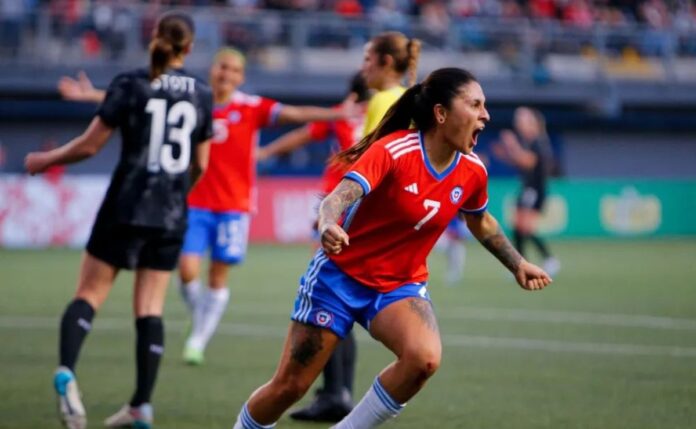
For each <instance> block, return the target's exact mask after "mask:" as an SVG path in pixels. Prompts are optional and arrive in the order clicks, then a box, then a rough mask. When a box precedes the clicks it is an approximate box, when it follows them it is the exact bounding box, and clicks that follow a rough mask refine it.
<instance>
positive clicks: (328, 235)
mask: <svg viewBox="0 0 696 429" xmlns="http://www.w3.org/2000/svg"><path fill="white" fill-rule="evenodd" d="M320 233H321V247H322V248H324V251H325V252H326V253H329V254H338V253H341V250H343V246H348V245H349V242H348V234H346V232H345V231H344V230H343V228H341V227H340V226H338V225H337V224H335V223H334V224H330V225H326V226H324V227H323V228H321V230H320Z"/></svg>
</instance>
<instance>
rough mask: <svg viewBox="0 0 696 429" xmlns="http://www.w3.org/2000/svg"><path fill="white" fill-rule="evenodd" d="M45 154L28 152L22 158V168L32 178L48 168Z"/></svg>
mask: <svg viewBox="0 0 696 429" xmlns="http://www.w3.org/2000/svg"><path fill="white" fill-rule="evenodd" d="M48 161H49V160H48V156H47V155H46V152H30V153H28V154H27V156H26V157H25V158H24V167H25V168H26V169H27V172H28V173H29V174H31V175H32V176H33V175H34V174H36V173H43V172H44V171H46V169H47V168H48V167H49V162H48Z"/></svg>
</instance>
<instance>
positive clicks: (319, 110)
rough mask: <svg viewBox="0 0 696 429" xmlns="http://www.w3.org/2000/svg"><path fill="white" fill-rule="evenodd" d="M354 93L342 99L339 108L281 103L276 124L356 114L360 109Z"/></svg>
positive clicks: (322, 119)
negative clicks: (281, 106)
mask: <svg viewBox="0 0 696 429" xmlns="http://www.w3.org/2000/svg"><path fill="white" fill-rule="evenodd" d="M355 100H356V95H355V94H350V95H349V96H348V97H346V99H345V100H343V103H342V104H341V108H340V109H333V108H327V107H315V106H289V105H283V108H282V109H280V112H279V113H278V120H277V123H278V125H285V124H304V123H307V122H315V121H335V120H337V119H348V118H351V117H355V116H358V115H359V114H360V113H359V111H360V109H359V108H358V105H357V103H356V101H355Z"/></svg>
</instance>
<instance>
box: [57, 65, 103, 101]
mask: <svg viewBox="0 0 696 429" xmlns="http://www.w3.org/2000/svg"><path fill="white" fill-rule="evenodd" d="M58 92H60V95H61V97H63V99H65V100H70V101H83V102H88V103H101V102H102V101H104V98H106V91H104V90H102V89H96V88H95V87H94V85H92V81H91V80H90V79H89V77H87V73H85V72H84V71H80V73H78V75H77V79H73V78H71V77H70V76H63V77H62V78H60V80H59V81H58Z"/></svg>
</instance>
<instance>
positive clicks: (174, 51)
mask: <svg viewBox="0 0 696 429" xmlns="http://www.w3.org/2000/svg"><path fill="white" fill-rule="evenodd" d="M193 34H194V25H193V21H192V20H191V18H190V17H189V16H187V15H184V14H182V13H178V12H170V13H166V14H164V15H162V16H161V17H160V19H159V20H158V21H157V29H156V31H155V35H154V37H153V39H152V41H151V42H150V79H151V80H154V79H156V78H157V77H158V76H159V75H161V74H162V73H164V70H165V69H166V67H167V65H168V64H169V62H170V61H171V60H172V59H173V58H175V57H177V56H179V55H181V53H182V52H184V50H185V49H186V48H187V47H188V46H189V45H190V44H191V42H193Z"/></svg>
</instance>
